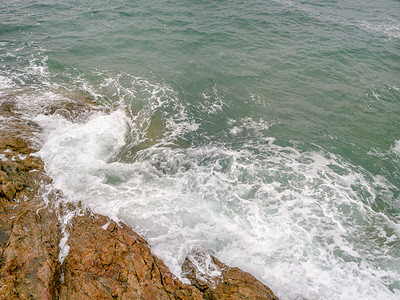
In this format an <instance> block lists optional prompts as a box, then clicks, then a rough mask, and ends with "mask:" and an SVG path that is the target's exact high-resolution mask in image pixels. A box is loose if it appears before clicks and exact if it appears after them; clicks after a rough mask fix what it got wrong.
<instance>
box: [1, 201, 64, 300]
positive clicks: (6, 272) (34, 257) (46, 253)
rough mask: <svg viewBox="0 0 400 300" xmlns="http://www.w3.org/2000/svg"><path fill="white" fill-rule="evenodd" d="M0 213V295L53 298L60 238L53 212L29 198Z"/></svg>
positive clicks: (56, 279) (2, 297)
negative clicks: (0, 239)
mask: <svg viewBox="0 0 400 300" xmlns="http://www.w3.org/2000/svg"><path fill="white" fill-rule="evenodd" d="M14 206H15V204H14ZM3 208H4V205H3ZM0 216H1V222H0V225H1V227H0V232H2V234H1V236H2V237H3V238H2V241H1V242H2V250H1V263H0V299H54V296H55V294H56V290H57V285H58V284H57V282H58V278H59V276H58V274H59V264H58V252H59V248H58V242H59V240H60V230H59V224H58V220H57V218H56V215H55V213H54V212H53V211H52V210H51V209H50V208H48V207H43V203H42V202H41V201H40V200H33V199H32V200H31V201H30V202H23V203H21V204H20V205H18V207H14V208H11V207H10V206H8V207H6V208H5V209H4V210H3V212H2V213H1V215H0ZM7 221H8V222H10V223H11V222H12V225H11V228H10V226H7V225H6V224H5V223H7ZM4 225H6V226H4ZM10 229H11V230H10ZM6 239H7V242H6V244H5V245H4V242H5V240H6Z"/></svg>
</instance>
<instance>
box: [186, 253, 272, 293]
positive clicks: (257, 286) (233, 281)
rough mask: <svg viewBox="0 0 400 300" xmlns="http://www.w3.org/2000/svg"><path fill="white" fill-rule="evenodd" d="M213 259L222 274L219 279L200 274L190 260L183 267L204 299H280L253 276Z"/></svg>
mask: <svg viewBox="0 0 400 300" xmlns="http://www.w3.org/2000/svg"><path fill="white" fill-rule="evenodd" d="M200 257H201V255H200ZM211 259H212V262H213V263H214V265H215V267H216V269H218V270H219V271H220V272H221V275H220V276H219V277H217V278H211V277H210V276H208V275H207V274H199V273H200V272H199V271H198V270H197V269H196V267H195V265H194V264H193V263H192V262H191V261H190V260H189V259H188V258H186V260H185V262H184V263H183V266H182V270H183V274H184V275H185V276H186V277H187V278H188V279H189V280H190V282H191V283H192V284H193V285H194V286H195V287H197V288H198V289H199V290H200V291H202V293H203V295H204V299H210V300H214V299H257V300H258V299H260V300H261V299H264V300H277V299H278V298H277V297H276V296H275V295H274V293H273V292H272V291H271V290H270V289H269V288H268V287H267V286H266V285H264V284H262V283H261V282H260V281H258V280H257V279H256V278H254V276H253V275H251V274H249V273H247V272H244V271H242V270H240V269H239V268H231V267H229V266H227V265H225V264H223V263H222V262H221V261H219V260H218V259H216V258H215V257H213V256H211Z"/></svg>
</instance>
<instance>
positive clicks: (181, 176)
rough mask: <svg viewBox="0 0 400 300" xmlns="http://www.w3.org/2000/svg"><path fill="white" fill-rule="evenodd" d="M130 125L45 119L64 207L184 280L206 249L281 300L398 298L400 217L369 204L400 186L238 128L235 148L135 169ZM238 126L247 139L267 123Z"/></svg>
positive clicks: (144, 155) (153, 155) (160, 150)
mask: <svg viewBox="0 0 400 300" xmlns="http://www.w3.org/2000/svg"><path fill="white" fill-rule="evenodd" d="M128 119H129V118H127V117H126V116H125V115H124V113H122V112H121V111H116V112H114V113H112V114H110V115H108V116H107V115H96V116H93V118H92V119H91V120H90V121H89V122H88V123H85V124H74V123H71V122H69V121H66V120H63V119H62V118H60V117H50V116H39V117H37V118H36V119H35V121H37V122H39V123H40V124H41V125H42V126H44V127H45V128H47V134H48V138H47V141H46V143H45V145H44V146H43V148H42V150H41V151H40V155H41V157H42V158H43V160H44V161H45V162H46V168H47V169H48V171H49V173H50V174H51V176H52V177H53V178H54V185H55V186H56V187H57V188H58V189H60V190H62V191H63V193H64V194H65V195H66V196H67V198H66V201H83V203H84V205H85V206H87V207H89V208H91V209H92V210H93V211H94V212H96V213H100V214H104V215H108V216H109V217H111V218H113V219H114V220H117V221H118V220H122V221H124V222H125V223H127V224H128V225H130V226H131V227H133V228H134V229H135V230H136V231H138V232H139V233H140V234H142V235H143V236H144V237H145V238H146V239H147V240H148V241H149V243H150V245H151V247H152V250H153V252H154V253H155V254H156V255H158V256H159V257H161V258H162V259H163V260H164V261H165V262H166V264H167V265H168V266H169V267H170V269H171V270H172V271H173V272H174V273H175V274H176V275H177V276H180V274H181V269H180V266H181V264H182V262H183V260H184V259H185V257H186V256H187V255H188V254H189V253H192V251H193V250H198V249H200V250H206V251H210V252H212V253H214V254H215V255H216V256H217V257H218V258H220V259H221V260H222V261H224V262H226V263H229V264H231V265H235V266H239V267H241V268H243V269H244V270H246V271H249V272H251V273H253V274H254V275H255V276H256V277H258V278H259V279H261V280H262V281H263V282H265V283H267V284H268V285H270V286H271V288H272V289H273V290H274V291H276V292H277V294H278V296H280V297H281V298H282V299H296V298H311V299H314V298H318V299H331V298H340V299H350V298H352V299H354V298H357V299H360V298H362V299H395V298H397V297H398V296H399V288H400V272H399V270H400V261H399V257H400V253H399V249H400V247H399V236H398V231H396V230H394V227H393V226H394V225H396V224H397V223H398V220H395V219H393V218H392V217H390V216H388V215H385V214H383V213H382V212H376V211H374V210H373V209H371V203H374V202H375V201H377V199H380V198H382V197H390V196H388V195H389V194H388V193H389V192H390V189H393V188H394V187H393V186H391V185H390V183H388V182H386V181H385V179H384V178H379V180H378V179H377V178H375V177H374V176H372V175H371V174H369V173H368V172H366V171H364V170H362V169H357V168H355V167H353V166H351V165H349V164H347V163H346V162H344V161H342V160H341V159H340V158H339V157H336V156H334V155H332V154H329V153H326V152H324V151H322V150H321V151H317V152H316V151H314V152H302V151H300V150H298V149H296V147H294V146H292V147H282V146H278V145H276V144H275V143H274V140H273V139H269V138H265V137H264V138H263V139H262V138H258V139H256V140H248V141H246V142H244V141H245V140H243V144H242V145H241V146H240V147H239V148H238V147H237V141H238V140H239V141H240V137H241V134H243V137H245V134H244V133H240V132H238V133H237V135H236V139H237V140H236V141H235V145H233V144H232V145H230V144H222V143H219V142H213V143H211V144H208V145H203V146H192V147H189V148H180V147H175V148H171V147H165V146H163V143H162V141H160V142H159V143H157V144H155V145H153V146H150V147H148V148H145V149H142V150H140V151H138V152H137V153H136V155H135V158H134V159H133V160H132V161H131V162H129V163H127V162H124V159H122V160H118V159H116V158H115V155H116V154H117V152H121V151H122V152H123V149H124V148H125V147H128V146H129V145H124V144H125V142H126V140H125V137H126V135H129V134H130V132H136V131H135V130H132V131H129V130H128V129H127V128H128V127H134V126H137V125H135V124H136V123H135V122H131V121H130V120H128ZM240 124H242V126H243V127H244V128H243V130H244V131H245V132H247V133H248V132H251V131H252V130H254V131H255V132H258V131H259V130H260V128H264V129H266V128H267V127H266V124H263V123H262V122H255V121H251V120H243V122H240ZM231 126H232V129H233V128H234V126H237V124H231ZM232 129H231V130H228V133H229V132H230V131H232ZM176 130H177V132H176V135H178V136H179V135H181V134H182V132H181V131H179V130H181V129H180V128H179V127H177V128H176ZM161 139H162V138H161ZM133 140H134V142H133V143H136V142H137V141H136V140H135V139H133ZM204 269H205V270H206V269H207V268H204ZM338 287H340V288H338Z"/></svg>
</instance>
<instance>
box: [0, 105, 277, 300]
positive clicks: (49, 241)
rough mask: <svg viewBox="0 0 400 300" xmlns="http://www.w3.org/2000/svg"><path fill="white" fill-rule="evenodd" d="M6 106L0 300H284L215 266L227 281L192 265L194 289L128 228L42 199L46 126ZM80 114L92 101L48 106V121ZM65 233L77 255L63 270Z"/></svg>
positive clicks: (0, 122) (1, 150) (0, 123)
mask: <svg viewBox="0 0 400 300" xmlns="http://www.w3.org/2000/svg"><path fill="white" fill-rule="evenodd" d="M0 101H1V102H0V128H1V129H2V130H1V133H0V299H244V298H245V299H277V298H276V297H275V296H274V294H273V293H272V291H271V290H270V289H269V288H268V287H267V286H265V285H264V284H262V283H261V282H259V281H258V280H256V279H255V278H254V277H253V276H252V275H250V274H248V273H245V272H243V271H241V270H240V269H238V268H230V267H228V266H226V265H224V264H223V263H222V262H220V261H219V260H217V259H216V258H212V261H213V265H214V266H215V267H216V268H218V270H219V274H220V276H217V277H213V278H211V277H208V278H207V277H206V276H204V274H203V275H201V276H199V274H198V271H197V270H196V268H195V266H194V264H193V263H192V261H191V260H190V259H187V260H186V261H185V263H184V265H183V271H184V274H185V275H186V277H187V278H188V279H189V280H190V282H191V285H189V284H184V283H182V282H181V281H180V280H179V279H177V278H176V277H175V276H174V275H173V274H172V273H171V272H170V271H169V269H168V268H167V267H166V266H165V264H164V263H163V261H162V260H160V259H158V258H157V257H156V256H154V255H152V253H151V250H150V248H149V246H148V244H147V242H146V241H145V240H144V239H143V238H142V237H140V236H139V235H138V234H136V233H135V232H134V231H133V230H131V229H130V228H128V227H127V226H125V225H124V224H116V223H115V222H113V221H111V220H109V219H108V218H106V217H104V216H99V215H94V214H92V213H90V212H88V211H84V210H83V209H82V208H81V207H73V206H67V207H56V206H55V203H56V202H55V201H53V200H54V199H55V198H57V197H58V195H57V193H55V194H54V195H52V194H49V193H43V191H42V189H43V187H44V186H46V185H48V184H49V183H51V179H50V178H48V177H47V176H46V174H45V172H44V166H43V163H42V161H41V160H40V159H39V158H38V157H36V156H35V155H34V153H35V152H36V151H37V150H38V149H37V148H38V146H35V145H34V144H32V142H31V141H32V137H33V136H35V135H37V134H39V132H40V128H39V126H37V125H36V124H35V123H33V122H31V121H29V120H27V119H25V118H24V117H23V114H22V113H21V112H19V111H18V109H17V108H16V107H15V103H14V102H13V101H11V100H4V99H0ZM94 109H95V108H94ZM79 110H80V111H89V110H90V104H89V103H88V101H87V99H86V100H85V99H84V101H78V104H77V105H75V106H74V104H71V103H69V102H65V103H59V104H58V106H57V105H46V106H45V107H44V110H43V113H55V114H61V115H63V116H64V117H67V118H75V117H76V116H78V115H79V113H78V111H79ZM44 195H45V196H46V197H45V198H44ZM53 198H54V199H53ZM63 213H74V215H75V216H74V217H73V218H72V220H71V221H70V222H69V225H68V226H67V227H66V228H65V227H62V226H61V225H60V224H59V218H58V216H59V215H60V214H61V215H62V214H63ZM65 229H66V230H67V232H68V236H69V238H68V246H69V247H70V248H69V252H68V255H67V256H66V257H65V258H64V260H63V262H62V264H61V263H60V261H59V253H60V246H59V245H60V240H61V237H62V230H65Z"/></svg>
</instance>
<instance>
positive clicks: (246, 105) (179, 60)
mask: <svg viewBox="0 0 400 300" xmlns="http://www.w3.org/2000/svg"><path fill="white" fill-rule="evenodd" d="M73 94H76V95H78V94H79V95H81V96H89V97H91V98H92V99H94V101H95V102H97V103H98V104H100V105H103V106H104V107H106V108H107V110H108V111H109V112H107V113H104V112H103V113H101V112H96V113H93V114H92V115H91V116H89V117H86V118H82V119H78V120H71V119H65V118H63V117H62V116H49V115H45V114H43V108H44V107H46V105H47V104H49V103H50V102H51V103H54V102H57V101H60V100H63V101H64V100H66V99H68V98H69V97H70V96H69V95H73ZM0 98H1V100H0V101H5V100H6V99H10V98H12V99H14V100H15V101H17V105H18V106H19V107H20V108H21V109H22V110H23V111H25V112H26V118H28V119H31V120H32V121H34V122H36V123H38V124H39V125H41V126H42V128H43V132H42V134H41V135H40V136H39V137H37V138H38V140H39V141H40V143H41V145H42V148H41V150H40V151H39V153H38V155H40V157H42V159H43V160H44V161H45V164H46V170H47V172H48V173H49V174H50V175H51V176H52V177H53V178H54V183H53V187H54V188H55V189H59V190H61V191H62V194H63V198H62V199H61V201H63V202H65V203H67V202H75V203H78V202H82V204H83V206H84V207H87V208H90V209H91V210H93V211H94V212H96V213H100V214H104V215H107V216H109V217H111V218H112V219H114V220H116V221H122V222H124V223H126V224H128V225H129V226H130V227H132V228H133V229H134V230H135V231H137V232H138V233H140V234H141V235H142V236H143V237H144V238H146V240H147V241H148V242H149V244H150V246H151V249H152V251H153V253H154V254H156V255H157V256H159V257H160V258H162V259H163V260H164V262H165V263H166V264H167V265H168V267H169V268H170V269H171V271H172V272H173V273H174V274H175V275H176V276H177V277H179V278H181V279H182V280H184V281H185V278H184V277H183V276H182V274H181V265H182V263H183V261H184V259H185V258H186V256H187V255H191V254H192V253H194V252H196V253H198V252H199V251H200V252H203V253H210V254H212V255H214V256H216V257H217V258H218V259H220V260H221V261H223V262H224V263H226V264H229V265H231V266H238V267H240V268H242V269H243V270H245V271H248V272H250V273H251V274H253V275H254V276H255V277H256V278H258V279H259V280H261V281H262V282H263V283H265V284H267V285H268V286H270V287H271V289H272V290H273V291H274V292H275V293H276V294H277V296H278V297H280V298H281V299H398V298H399V297H400V2H398V1H395V0H380V1H372V0H366V1H358V0H348V1H344V0H343V1H340V0H338V1H322V0H317V1H297V0H293V1H289V0H287V1H286V0H276V1H272V0H269V1H268V0H266V1H261V0H251V1H239V0H233V1H216V0H208V1H189V0H187V1H185V0H182V1H161V0H155V1H140V0H139V1H128V0H124V1H118V2H113V1H101V0H100V1H89V0H84V1H72V0H71V1H65V0H64V1H60V0H58V1H31V0H27V1H12V0H3V1H2V2H1V5H0ZM64 221H65V220H64ZM64 237H65V238H64V239H63V245H62V246H63V251H64V252H63V255H66V251H67V250H68V239H67V237H68V235H65V236H64ZM205 255H206V254H205ZM199 264H201V262H199ZM203 264H204V265H199V266H198V267H199V268H200V269H202V270H203V271H204V272H207V271H209V272H211V273H212V274H213V272H214V273H215V269H214V268H213V267H210V266H209V264H207V259H206V260H205V262H203ZM216 273H218V272H216ZM212 274H211V275H212Z"/></svg>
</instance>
